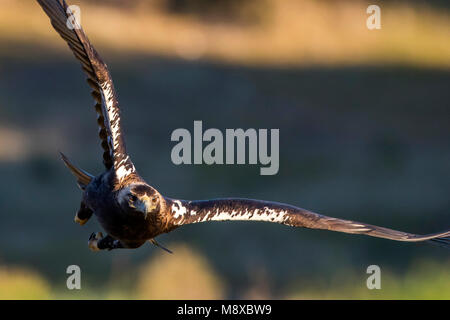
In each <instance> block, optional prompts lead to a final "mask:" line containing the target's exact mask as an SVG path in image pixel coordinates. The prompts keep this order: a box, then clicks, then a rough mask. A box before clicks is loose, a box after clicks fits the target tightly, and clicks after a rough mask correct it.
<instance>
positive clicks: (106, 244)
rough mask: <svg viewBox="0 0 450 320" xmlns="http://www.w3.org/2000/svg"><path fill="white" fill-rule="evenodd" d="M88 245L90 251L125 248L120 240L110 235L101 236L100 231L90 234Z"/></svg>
mask: <svg viewBox="0 0 450 320" xmlns="http://www.w3.org/2000/svg"><path fill="white" fill-rule="evenodd" d="M88 246H89V248H90V249H91V250H92V251H100V250H112V249H119V248H125V246H124V245H123V243H122V242H120V240H117V239H114V238H113V237H111V236H110V235H106V236H105V237H103V234H102V233H101V232H97V233H92V234H91V236H90V237H89V241H88Z"/></svg>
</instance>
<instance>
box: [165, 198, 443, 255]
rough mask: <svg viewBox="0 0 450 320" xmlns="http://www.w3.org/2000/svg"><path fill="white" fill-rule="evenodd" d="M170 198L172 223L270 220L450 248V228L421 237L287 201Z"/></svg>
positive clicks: (294, 225)
mask: <svg viewBox="0 0 450 320" xmlns="http://www.w3.org/2000/svg"><path fill="white" fill-rule="evenodd" d="M167 201H168V203H169V212H170V216H171V218H170V223H171V224H172V225H174V226H181V225H185V224H191V223H198V222H206V221H229V220H238V221H267V222H276V223H281V224H285V225H288V226H292V227H304V228H311V229H323V230H331V231H338V232H345V233H353V234H364V235H368V236H372V237H378V238H385V239H390V240H396V241H407V242H415V241H427V240H431V241H433V242H435V243H439V244H442V245H444V246H447V247H449V248H450V230H449V231H446V232H442V233H434V234H428V235H424V236H421V235H417V234H412V233H406V232H401V231H396V230H392V229H387V228H383V227H378V226H373V225H370V224H366V223H361V222H355V221H349V220H342V219H337V218H331V217H327V216H323V215H320V214H317V213H314V212H311V211H308V210H304V209H301V208H297V207H294V206H290V205H287V204H282V203H277V202H269V201H260V200H251V199H213V200H200V201H185V200H172V199H167Z"/></svg>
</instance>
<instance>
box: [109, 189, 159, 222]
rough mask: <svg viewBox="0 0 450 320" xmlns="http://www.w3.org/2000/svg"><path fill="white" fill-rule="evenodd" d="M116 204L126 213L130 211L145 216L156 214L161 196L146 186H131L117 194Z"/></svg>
mask: <svg viewBox="0 0 450 320" xmlns="http://www.w3.org/2000/svg"><path fill="white" fill-rule="evenodd" d="M117 199H118V202H119V204H120V206H121V207H122V208H123V209H125V211H126V212H129V211H132V212H135V213H138V214H142V215H144V218H145V219H147V216H148V215H150V214H156V213H158V212H159V210H160V207H161V195H160V194H159V192H158V191H156V190H155V189H154V188H152V187H150V186H149V185H147V184H131V185H129V186H127V187H125V188H123V189H122V190H120V191H119V194H118V197H117Z"/></svg>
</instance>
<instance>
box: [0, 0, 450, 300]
mask: <svg viewBox="0 0 450 320" xmlns="http://www.w3.org/2000/svg"><path fill="white" fill-rule="evenodd" d="M74 3H75V4H78V5H80V6H81V9H82V12H81V13H82V17H81V19H82V24H83V26H84V29H85V31H86V33H87V34H88V36H89V37H90V39H91V41H92V42H93V44H94V45H95V46H96V48H97V49H98V51H99V52H100V53H101V55H102V56H103V58H104V60H105V61H106V62H107V63H108V65H109V66H110V70H111V72H112V75H113V78H114V81H115V85H116V88H117V90H118V93H119V101H120V103H121V108H122V111H123V121H124V128H125V132H126V138H127V144H128V149H129V152H130V154H131V155H132V157H133V159H134V162H135V164H136V166H137V167H138V168H139V170H140V173H141V174H142V176H143V177H144V178H146V179H147V181H148V182H149V183H151V184H152V185H153V186H155V187H156V188H157V189H158V190H159V191H160V192H161V193H162V194H164V195H166V196H169V197H175V198H183V199H206V198H214V197H223V196H227V197H231V196H238V197H248V198H256V199H267V200H274V201H279V202H286V203H290V204H293V205H297V206H300V207H303V208H307V209H310V210H313V211H316V212H319V213H322V214H325V215H329V216H334V217H340V218H346V219H353V220H357V221H363V222H367V223H371V224H377V225H381V226H385V227H391V228H395V229H400V230H403V231H409V232H415V233H428V232H436V231H442V230H445V229H448V228H449V227H450V216H449V211H450V200H449V191H450V180H449V176H450V148H449V143H448V141H450V126H449V116H450V105H449V101H450V90H449V84H450V72H449V66H450V41H449V39H450V19H449V17H450V16H449V14H450V11H449V6H448V4H447V2H445V1H377V2H376V3H372V2H370V3H369V2H366V1H339V2H337V1H336V2H335V1H318V0H317V1H312V0H311V1H306V0H305V1H294V0H258V1H256V0H255V1H252V0H246V1H233V0H221V1H216V2H212V1H202V0H155V1H131V0H128V1H119V0H116V1H113V0H109V1H108V0H103V1H87V0H85V1H81V0H78V1H76V2H74ZM0 4H1V7H2V9H1V10H0V176H1V178H2V179H1V183H0V221H1V222H0V298H1V299H15V298H25V299H30V298H31V299H32V298H40V299H61V298H63V299H80V298H93V299H108V298H124V299H127V298H131V299H135V298H143V299H168V298H172V299H174V298H184V299H194V298H200V299H214V298H238V299H240V298H250V299H251V298H276V299H283V298H291V299H298V298H300V299H311V298H319V299H320V298H337V299H347V298H352V299H372V298H375V299H377V298H385V299H418V298H425V299H428V298H435V299H436V298H437V299H449V298H450V255H449V251H448V250H445V249H443V248H440V247H435V246H431V245H428V244H405V243H397V242H390V241H388V240H383V239H376V238H369V237H363V236H357V235H346V234H338V233H333V232H325V231H316V230H306V229H294V228H289V227H285V226H281V225H277V224H264V223H245V222H226V223H225V222H222V223H208V224H198V225H191V226H186V227H184V228H181V229H179V230H177V231H176V232H174V233H171V234H169V235H164V236H161V237H160V240H161V242H162V243H164V244H165V245H166V246H168V247H169V248H171V249H172V250H174V251H175V254H174V255H168V254H165V253H164V252H160V251H159V250H158V249H157V248H154V247H152V246H151V245H146V246H144V247H142V248H140V249H138V250H132V251H131V250H130V251H127V250H124V251H111V252H101V253H92V252H90V251H89V250H88V248H87V239H88V237H89V235H90V233H92V232H94V231H100V230H101V227H100V226H99V225H98V223H97V222H96V220H95V219H92V220H91V221H90V222H89V223H88V224H87V225H86V226H84V227H79V226H78V225H76V224H74V222H73V216H74V214H75V211H76V210H77V208H78V205H79V201H80V196H81V193H80V191H79V190H78V189H77V187H76V185H75V182H74V179H73V178H72V176H71V175H70V173H69V172H68V171H67V170H66V168H65V167H64V166H63V164H62V162H61V161H60V160H59V157H58V150H62V151H64V152H65V153H66V154H67V155H68V156H69V157H70V158H71V159H72V160H73V161H74V162H75V163H77V164H79V165H80V166H81V167H82V168H84V169H86V170H87V171H89V172H92V173H96V174H97V173H100V172H101V171H102V170H103V168H102V164H101V161H100V159H101V149H100V146H99V141H98V139H97V127H96V121H95V112H94V109H93V101H92V99H91V97H90V95H89V90H88V86H87V85H85V83H84V75H83V74H82V72H81V71H80V67H79V64H78V62H76V60H75V58H73V57H72V55H71V53H70V51H69V49H68V48H66V45H65V44H64V43H63V41H62V40H61V39H60V38H59V36H57V34H56V32H55V31H54V30H53V29H52V28H51V27H50V24H49V21H48V19H47V17H46V16H45V14H44V13H43V11H42V10H41V8H40V7H39V6H38V5H37V4H36V3H35V2H34V1H21V0H2V1H1V3H0ZM71 4H72V2H71ZM369 4H379V5H380V7H381V19H382V20H381V22H382V29H381V30H377V31H369V30H367V28H366V23H365V21H366V18H367V16H368V15H367V14H366V8H367V6H368V5H369ZM194 120H202V121H203V126H204V128H219V129H222V130H224V129H226V128H240V127H241V128H280V171H279V173H278V175H276V176H259V167H258V166H245V165H241V166H206V165H196V166H193V165H191V166H187V165H185V166H175V165H173V164H172V162H171V160H170V151H171V148H172V147H173V145H174V144H173V143H172V142H170V134H171V132H172V131H173V130H174V129H176V128H180V127H181V128H187V129H189V130H192V127H193V121H194ZM72 264H76V265H79V266H80V267H81V270H82V290H79V291H77V290H74V291H70V290H68V289H67V288H66V278H67V276H68V275H67V274H66V268H67V266H69V265H72ZM372 264H376V265H379V266H380V267H381V271H382V289H381V290H373V291H370V290H368V289H367V288H366V279H367V277H368V275H367V274H366V268H367V267H368V266H369V265H372Z"/></svg>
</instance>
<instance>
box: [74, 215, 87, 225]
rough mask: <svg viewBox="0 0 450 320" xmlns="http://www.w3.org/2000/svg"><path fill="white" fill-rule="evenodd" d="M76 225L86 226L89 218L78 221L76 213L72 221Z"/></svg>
mask: <svg viewBox="0 0 450 320" xmlns="http://www.w3.org/2000/svg"><path fill="white" fill-rule="evenodd" d="M73 220H74V221H75V222H76V223H78V224H79V225H80V226H83V225H85V224H86V222H88V220H89V218H87V219H80V218H79V217H78V213H77V214H76V215H75V218H74V219H73Z"/></svg>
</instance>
